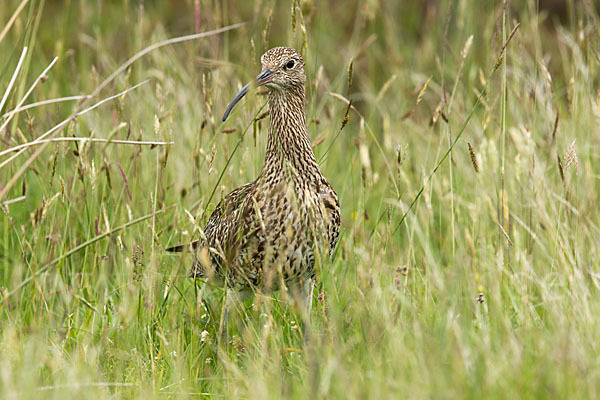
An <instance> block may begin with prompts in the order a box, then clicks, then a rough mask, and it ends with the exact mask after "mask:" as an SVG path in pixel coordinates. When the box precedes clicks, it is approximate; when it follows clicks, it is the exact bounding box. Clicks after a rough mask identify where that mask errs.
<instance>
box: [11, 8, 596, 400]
mask: <svg viewBox="0 0 600 400" xmlns="http://www.w3.org/2000/svg"><path fill="white" fill-rule="evenodd" d="M560 3H561V2H553V1H549V0H546V1H541V0H540V2H539V4H538V1H535V0H526V1H516V0H514V1H513V0H511V1H510V2H508V3H507V4H503V3H502V2H501V1H475V0H454V1H451V2H450V1H442V0H440V1H435V0H429V1H422V2H418V1H404V2H400V1H391V0H389V1H385V0H382V1H377V0H363V1H348V2H333V1H314V0H306V1H298V0H293V1H289V0H288V1H281V2H275V1H268V0H266V1H263V0H256V1H253V2H240V4H236V2H234V1H227V2H219V1H208V0H185V1H183V0H181V1H160V2H159V1H143V0H140V1H127V0H124V1H73V0H65V1H58V0H56V1H53V0H46V1H43V0H29V1H23V0H5V1H4V2H2V4H1V5H0V21H1V22H0V54H1V55H2V57H0V115H2V116H1V117H0V205H1V212H0V398H3V399H12V398H14V399H17V398H19V399H20V398H40V397H42V398H57V399H64V398H77V399H84V398H90V399H96V398H149V397H153V398H154V397H159V398H162V397H166V398H186V397H203V396H206V397H214V398H223V397H225V398H256V399H263V398H272V399H278V398H282V397H283V398H380V399H381V398H452V399H454V398H477V399H491V398H598V397H599V396H600V344H599V340H598V339H599V337H600V336H599V335H600V207H599V201H600V200H599V195H600V130H599V129H598V126H599V125H598V124H599V122H600V85H599V83H600V81H599V80H600V73H599V71H600V68H599V62H600V36H599V29H600V19H599V18H598V15H597V13H596V11H595V9H594V7H595V4H594V3H595V2H594V1H589V0H582V1H576V0H565V1H564V4H562V5H561V4H560ZM556 4H558V6H557V5H556ZM13 16H14V18H13ZM240 22H245V24H244V25H241V26H237V25H236V26H234V27H232V29H231V30H228V31H226V32H220V33H214V34H210V33H208V32H210V31H212V30H214V29H217V28H220V27H224V26H229V25H231V24H237V23H240ZM203 32H206V33H207V36H206V37H203V38H196V39H189V38H188V39H189V40H183V39H182V40H181V41H179V42H178V43H170V42H166V43H163V44H164V46H161V47H158V46H155V48H148V47H149V46H152V45H153V44H157V43H160V42H162V41H164V40H167V39H171V38H176V37H181V36H183V35H189V34H194V33H203ZM277 45H288V46H292V47H295V48H297V49H298V50H301V52H302V53H303V54H304V57H305V59H306V61H307V75H308V84H307V95H308V104H307V108H306V111H307V120H308V121H309V130H310V134H311V139H312V141H313V144H314V150H315V154H316V156H317V159H318V160H320V162H321V166H322V169H323V171H324V174H325V175H326V176H327V178H328V180H329V181H330V182H331V183H332V185H333V186H334V187H335V189H336V191H337V193H338V195H339V198H340V203H341V207H342V234H341V239H340V243H339V246H338V250H337V252H336V254H335V256H334V257H333V258H331V259H329V258H327V257H325V256H324V255H323V256H322V257H320V260H319V262H318V269H319V272H318V283H317V289H316V291H315V298H314V303H313V312H312V315H311V330H312V336H311V338H312V339H311V340H310V341H309V342H308V343H306V344H305V343H304V341H303V339H302V334H301V332H302V329H301V325H302V323H301V321H299V319H300V318H299V316H298V314H297V313H296V312H294V310H293V309H291V307H290V306H289V305H288V303H287V302H286V301H284V297H285V296H284V295H282V294H281V293H276V294H275V295H273V296H260V297H257V298H255V300H254V302H253V303H252V302H248V303H247V304H246V308H247V310H246V312H244V313H243V315H242V316H239V317H238V318H237V323H234V324H233V325H232V326H231V327H230V328H231V330H230V333H231V337H230V340H229V342H228V343H224V344H223V343H218V341H217V337H218V335H217V332H218V327H219V320H220V316H221V310H222V304H223V302H222V301H223V293H224V291H223V289H222V288H218V287H211V286H210V285H203V284H202V282H196V284H195V283H194V282H193V281H192V280H191V279H188V278H186V274H187V270H188V267H189V265H190V262H191V257H190V256H189V255H188V256H187V257H180V256H178V255H172V254H168V253H166V252H165V249H166V248H167V247H169V246H171V245H174V244H177V243H180V242H181V243H183V242H186V241H190V240H192V239H194V238H197V237H198V235H199V232H198V230H199V228H201V227H202V226H203V225H204V223H205V222H206V220H207V218H208V216H209V215H210V212H211V211H212V210H213V208H214V207H215V205H216V204H217V203H218V201H219V200H220V199H221V198H222V196H224V195H226V194H227V193H228V192H229V191H231V190H233V189H234V188H236V187H238V186H240V185H241V184H244V183H246V182H248V181H250V180H252V179H254V177H255V176H256V174H257V173H258V171H259V170H260V167H261V164H262V160H263V156H264V148H265V143H266V130H267V126H268V116H267V117H266V118H264V117H263V116H262V115H261V114H262V113H264V112H265V111H266V110H267V107H266V106H265V101H266V97H265V96H264V93H261V92H260V91H256V90H255V91H253V92H251V93H250V94H249V95H248V96H247V98H245V99H244V101H243V102H242V103H241V104H240V105H238V107H236V110H235V111H234V113H233V114H232V115H231V117H230V118H229V120H228V121H227V123H226V124H223V123H221V116H222V113H223V111H224V109H225V107H226V106H227V103H228V101H229V100H230V99H231V98H232V96H233V95H234V94H235V93H236V92H237V91H238V89H239V88H240V87H241V85H243V84H244V83H246V82H247V81H249V80H250V79H251V78H252V77H254V76H256V74H257V73H258V72H260V63H259V58H260V55H261V54H262V53H263V51H265V50H266V49H268V48H270V47H273V46H277ZM25 48H26V50H24V49H25ZM145 49H147V50H146V51H145ZM54 57H59V58H58V60H57V61H56V62H55V63H54V64H51V63H52V62H53V60H54ZM132 57H133V59H132V60H131V62H129V61H128V60H130V59H131V58H132ZM49 66H50V69H49V70H47V71H46V72H45V73H44V74H43V72H44V70H46V69H47V68H48V67H49ZM115 72H116V73H115ZM138 84H141V86H139V87H135V85H138ZM134 87H135V88H134ZM30 88H32V90H31V92H30V93H29V89H30ZM122 92H124V93H122ZM117 94H119V95H118V96H115V95H117ZM73 96H77V97H73ZM65 97H68V98H66V99H62V100H57V101H54V102H48V103H42V104H37V105H36V104H35V103H38V102H44V101H48V100H52V99H60V98H65ZM105 99H107V100H106V101H103V100H105ZM350 99H351V100H352V108H351V109H350V110H349V111H348V104H347V101H348V100H350ZM98 103H100V104H99V105H98V107H96V108H94V109H91V110H88V108H90V107H92V106H94V105H96V104H98ZM29 104H33V106H32V107H31V108H28V109H25V110H21V111H20V112H18V113H11V111H12V110H15V109H17V108H18V107H19V105H22V107H24V106H25V105H29ZM346 113H347V116H348V117H349V119H348V121H347V124H346V125H345V126H344V124H343V121H344V119H345V115H346ZM62 121H64V123H62ZM341 127H343V128H341ZM42 136H43V139H44V140H46V141H41V142H37V143H33V142H34V141H35V140H37V139H40V138H41V137H42ZM58 138H65V139H61V140H62V141H57V140H56V139H58ZM69 138H71V139H69ZM72 138H93V139H94V140H95V141H94V142H92V141H90V140H87V141H83V140H79V141H75V140H74V139H72ZM47 139H54V141H49V140H47ZM100 139H102V140H104V141H102V140H100ZM131 141H136V142H144V143H143V144H132V143H128V142H131ZM22 145H25V146H23V147H18V146H22ZM15 148H16V149H15Z"/></svg>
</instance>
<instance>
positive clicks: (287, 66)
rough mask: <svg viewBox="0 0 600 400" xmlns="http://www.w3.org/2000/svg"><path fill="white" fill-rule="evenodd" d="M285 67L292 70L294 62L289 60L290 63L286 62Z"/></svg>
mask: <svg viewBox="0 0 600 400" xmlns="http://www.w3.org/2000/svg"><path fill="white" fill-rule="evenodd" d="M285 67H286V68H287V69H292V68H294V60H290V61H288V63H287V64H285Z"/></svg>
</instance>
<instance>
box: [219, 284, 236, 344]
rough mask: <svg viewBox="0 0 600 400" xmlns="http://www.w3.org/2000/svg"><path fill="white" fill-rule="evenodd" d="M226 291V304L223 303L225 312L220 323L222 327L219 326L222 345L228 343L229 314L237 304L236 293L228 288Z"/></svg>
mask: <svg viewBox="0 0 600 400" xmlns="http://www.w3.org/2000/svg"><path fill="white" fill-rule="evenodd" d="M225 290H226V295H225V302H224V303H223V311H222V313H221V321H220V324H219V325H220V326H219V331H220V332H219V333H220V338H221V343H227V322H228V320H229V314H230V311H231V307H233V306H234V304H235V301H236V299H235V297H236V296H235V293H234V292H233V291H232V290H231V289H229V288H227V289H225Z"/></svg>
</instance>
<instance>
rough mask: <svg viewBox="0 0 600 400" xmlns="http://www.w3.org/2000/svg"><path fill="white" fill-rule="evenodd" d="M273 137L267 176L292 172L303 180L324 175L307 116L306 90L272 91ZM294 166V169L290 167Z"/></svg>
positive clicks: (266, 159)
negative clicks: (309, 130) (307, 125)
mask: <svg viewBox="0 0 600 400" xmlns="http://www.w3.org/2000/svg"><path fill="white" fill-rule="evenodd" d="M269 114H270V116H271V118H270V123H269V137H268V140H267V152H266V155H265V162H264V165H263V173H266V174H268V175H270V174H271V173H274V172H280V171H284V170H288V169H291V170H292V171H293V174H295V175H296V176H300V177H303V178H315V177H317V176H320V175H321V171H320V169H319V165H318V163H317V160H316V158H315V154H314V153H313V150H312V146H311V143H310V138H309V137H308V130H307V128H306V117H305V114H304V87H298V88H296V89H295V90H286V91H279V90H270V92H269ZM289 167H292V168H289Z"/></svg>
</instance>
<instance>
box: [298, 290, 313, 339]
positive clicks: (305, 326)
mask: <svg viewBox="0 0 600 400" xmlns="http://www.w3.org/2000/svg"><path fill="white" fill-rule="evenodd" d="M302 289H303V292H304V310H301V311H302V317H303V319H304V321H302V334H303V335H304V340H305V341H306V342H308V339H309V338H310V310H311V309H312V301H313V291H314V289H315V282H314V281H313V279H312V278H309V279H307V280H306V281H305V282H304V287H303V288H302Z"/></svg>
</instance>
